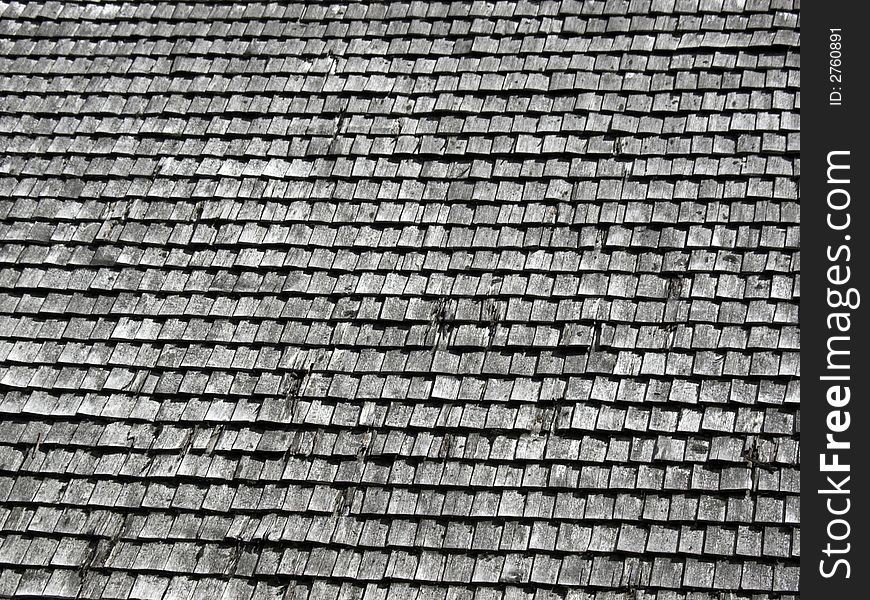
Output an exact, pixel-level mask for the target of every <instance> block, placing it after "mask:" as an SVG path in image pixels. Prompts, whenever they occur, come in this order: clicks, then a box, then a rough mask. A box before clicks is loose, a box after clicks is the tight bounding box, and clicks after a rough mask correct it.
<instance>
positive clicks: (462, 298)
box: [0, 253, 798, 333]
mask: <svg viewBox="0 0 870 600" xmlns="http://www.w3.org/2000/svg"><path fill="white" fill-rule="evenodd" d="M517 254H518V255H519V256H517V255H514V256H509V257H503V258H502V260H496V259H495V258H492V259H491V260H490V261H484V260H480V261H475V262H476V264H475V263H471V260H468V261H467V263H471V264H469V265H468V268H467V269H463V270H461V271H459V269H461V268H462V266H463V264H462V263H463V261H461V258H463V257H460V259H458V260H457V259H454V260H453V261H450V262H448V261H449V258H448V257H447V256H445V255H443V254H442V255H441V256H440V257H435V258H442V257H443V258H444V261H443V262H440V261H439V262H434V261H433V262H432V263H429V264H428V265H426V267H425V268H426V272H424V273H421V274H420V275H418V276H416V277H414V276H407V275H402V274H399V275H393V276H391V277H389V278H388V277H387V276H386V275H385V274H383V273H382V272H377V271H374V272H372V271H368V272H365V271H363V272H362V273H360V272H357V273H359V274H358V275H356V276H354V275H351V274H348V273H346V272H344V270H343V269H341V268H340V267H333V268H332V269H330V270H332V271H333V273H331V274H330V273H328V272H325V271H321V272H320V275H319V276H318V275H317V274H311V273H306V272H302V271H299V270H298V267H296V266H295V265H293V269H294V270H289V269H288V266H284V267H283V269H282V265H281V263H280V262H278V263H274V262H272V261H269V260H265V261H263V262H262V263H261V264H259V265H257V268H254V269H252V268H251V267H250V266H249V265H236V268H237V269H244V270H243V271H241V272H238V271H237V272H233V271H230V270H229V269H228V268H227V267H222V268H220V267H214V266H212V267H208V266H201V265H198V264H196V263H197V262H199V261H195V260H194V261H191V260H190V258H191V257H190V256H185V255H184V254H182V256H180V257H173V256H169V260H168V261H167V264H165V265H164V270H162V271H161V270H159V269H154V268H145V267H140V268H134V267H127V266H123V267H122V266H120V265H119V266H118V267H116V268H111V267H105V266H97V267H95V266H92V265H93V262H92V263H90V264H89V265H88V266H87V267H84V266H80V263H76V262H75V261H71V262H70V265H71V266H73V265H77V264H78V265H79V267H80V268H79V269H75V270H73V269H63V268H60V267H42V265H40V267H35V266H29V265H25V266H22V267H20V268H18V269H13V268H10V267H3V268H0V282H2V284H3V286H4V287H5V288H6V289H7V293H6V294H3V297H6V298H8V299H9V301H10V302H15V303H18V298H15V297H10V293H13V292H12V290H15V289H17V290H19V292H18V294H16V295H18V296H19V298H21V308H22V312H24V313H25V314H26V313H38V312H44V313H57V312H60V309H61V308H62V307H63V306H64V305H67V306H68V305H69V304H70V303H73V305H75V304H83V303H84V304H86V303H91V304H97V303H98V304H99V305H100V306H101V307H105V308H101V311H106V312H114V313H116V314H125V313H128V312H130V311H131V310H132V309H133V308H134V307H135V306H136V305H137V302H136V301H135V300H134V299H133V298H131V297H130V294H129V293H126V292H146V293H151V294H161V295H166V294H169V295H177V296H178V297H173V299H172V302H173V304H172V305H171V306H173V307H175V306H177V303H178V302H184V303H187V301H193V302H194V303H195V304H193V306H192V307H191V308H190V310H200V311H202V310H205V312H204V313H202V312H201V313H200V314H204V315H208V314H209V307H210V306H211V305H212V304H213V303H214V299H213V298H209V297H206V296H205V295H211V296H213V295H214V294H215V293H237V294H244V295H247V294H251V293H257V292H258V291H259V292H260V293H261V294H263V295H262V296H254V297H249V298H244V297H240V296H237V297H235V298H234V299H227V300H224V301H223V304H225V303H226V302H233V301H234V302H233V303H234V304H238V302H239V300H241V301H242V302H241V305H240V306H239V310H240V312H239V313H238V315H236V316H239V317H249V316H254V315H256V316H258V317H261V318H262V317H268V314H263V313H259V314H258V313H248V312H247V311H249V310H256V309H257V306H258V305H261V302H263V304H262V305H261V306H262V307H263V310H265V309H266V307H269V308H270V309H274V310H278V311H280V312H282V313H284V312H285V308H286V313H287V314H295V315H297V317H298V318H300V319H305V318H308V319H319V320H328V319H330V317H331V315H333V314H334V315H335V316H336V317H338V318H346V319H350V318H354V317H357V316H358V317H359V318H360V319H362V320H371V319H376V318H377V317H378V316H379V315H380V316H381V317H382V318H384V319H387V320H389V321H397V320H401V318H402V317H403V316H404V315H406V314H409V311H411V312H410V314H411V315H413V314H415V313H416V314H418V315H419V316H418V317H413V316H412V317H411V318H412V320H414V321H419V320H426V321H429V320H432V318H433V317H434V316H435V312H438V313H439V314H441V313H444V314H443V318H439V319H440V321H448V320H453V317H452V316H451V315H452V313H453V311H454V310H456V309H457V308H458V310H460V311H461V312H462V313H463V314H472V313H477V314H480V311H481V309H483V310H485V311H488V312H489V314H488V315H487V319H486V321H488V322H493V321H498V322H501V321H502V317H501V316H499V315H498V314H497V313H495V312H494V310H498V311H499V312H503V309H504V308H506V307H505V306H502V305H505V304H508V306H507V308H512V307H522V306H524V304H523V302H527V303H531V302H532V301H535V300H537V301H540V302H541V303H542V304H540V305H539V310H545V311H548V312H552V313H555V314H559V313H560V312H561V313H562V315H563V316H561V317H556V318H557V320H558V321H566V320H570V321H573V320H577V319H578V318H586V317H579V315H580V314H585V313H587V312H588V310H582V309H583V308H584V304H585V303H586V302H588V301H589V300H588V299H587V300H576V301H575V300H570V299H568V300H565V304H564V305H560V303H561V301H560V300H559V298H574V297H577V295H578V294H581V295H585V296H590V295H595V296H598V298H595V300H598V301H601V302H607V301H608V300H607V299H609V298H615V299H620V298H621V299H625V300H628V299H632V300H634V303H633V308H634V310H636V311H639V312H641V313H643V314H641V315H639V319H640V320H641V321H645V320H646V317H645V316H644V314H648V313H660V314H664V313H666V312H668V311H675V310H676V311H677V312H678V313H679V314H681V315H684V318H683V319H678V321H683V320H687V321H705V320H710V319H711V318H712V320H713V321H716V319H717V316H718V318H719V320H720V321H722V322H728V318H729V315H732V314H734V313H735V311H736V312H737V313H743V314H745V313H747V311H752V312H754V313H755V312H758V311H759V310H760V311H761V312H769V313H771V315H773V314H775V311H776V308H777V303H776V302H775V301H776V300H791V299H793V298H794V297H796V296H797V295H798V293H797V291H798V290H797V288H796V287H795V284H796V281H794V276H793V275H776V274H773V275H771V273H770V271H774V273H776V272H779V273H783V272H785V273H790V271H788V267H789V266H790V265H791V264H792V261H790V260H789V258H790V257H788V256H787V255H786V256H784V257H778V258H779V264H777V263H773V265H771V263H770V262H768V265H767V267H768V269H769V271H768V272H767V273H764V274H757V273H758V271H756V272H755V273H752V274H745V275H737V274H734V273H729V272H725V273H717V274H711V273H704V272H701V273H698V272H696V273H694V274H689V273H685V272H684V271H683V270H684V269H685V268H686V265H685V264H683V266H682V269H681V268H680V266H679V263H677V265H678V266H677V267H676V268H674V266H673V261H671V264H668V262H665V265H664V266H665V272H669V273H670V276H662V275H657V274H655V273H654V272H653V273H649V272H647V273H643V272H642V271H641V274H640V275H635V274H631V273H630V272H615V273H614V272H610V276H609V277H608V275H607V274H606V273H602V272H596V271H592V270H591V269H590V270H587V272H585V273H583V274H580V275H569V274H556V275H545V274H543V273H541V272H538V273H535V272H531V270H525V271H519V267H521V265H522V259H523V258H524V257H523V256H522V254H520V253H517ZM103 256H106V255H103ZM629 256H630V255H629ZM118 258H122V256H120V255H119V256H118ZM179 258H180V259H182V260H183V259H185V258H186V259H187V261H184V262H183V263H182V264H179V263H177V262H175V261H174V260H173V259H179ZM193 258H194V259H195V258H197V257H196V256H195V255H194V256H193ZM201 258H208V257H201ZM221 258H223V257H221V255H220V254H218V255H217V257H216V261H215V262H217V260H220V259H221ZM326 258H332V257H331V256H329V255H327V257H326ZM398 258H399V257H398V256H396V255H393V256H391V257H386V260H383V257H377V258H376V260H378V261H380V262H381V263H382V264H386V263H389V262H393V263H394V264H396V266H397V267H400V266H402V264H403V263H405V264H406V262H407V261H401V262H400V261H399V260H398ZM468 258H470V257H468ZM680 258H682V257H680ZM694 258H697V257H694ZM322 259H323V257H317V256H314V257H313V259H312V260H311V262H312V263H315V262H319V263H321V264H320V267H321V268H325V267H323V265H322V262H321V261H322ZM511 259H514V260H511ZM532 260H534V258H533V259H532ZM739 260H740V259H739V257H735V259H734V261H735V262H738V263H739ZM795 260H796V259H795ZM768 261H770V259H769V258H768ZM94 262H97V261H94ZM628 262H629V264H631V262H630V260H629V261H628ZM709 262H710V263H712V262H713V261H712V260H710V261H709ZM433 263H434V264H433ZM517 263H520V264H519V265H518V264H517ZM103 264H105V263H103ZM297 264H298V263H297ZM424 264H425V263H424ZM487 266H489V268H487ZM771 266H773V268H771ZM186 267H188V268H186ZM189 267H193V268H196V267H199V268H200V269H201V270H196V271H190V270H189ZM692 267H694V268H692ZM710 267H712V265H710ZM776 267H779V268H776ZM216 268H217V269H218V270H215V269H216ZM230 268H231V267H230ZM269 268H271V269H275V270H285V273H280V272H279V273H274V272H273V273H264V272H262V269H269ZM708 268H709V267H708ZM795 268H797V264H795ZM333 269H334V270H333ZM689 269H691V271H698V270H699V269H698V265H697V263H695V264H694V265H693V264H692V263H691V262H690V263H689ZM451 270H456V271H457V273H454V277H451V276H450V275H449V271H451ZM402 272H404V269H403V270H402V271H399V273H402ZM518 272H522V273H526V274H527V275H519V274H518ZM160 274H162V277H164V278H166V279H165V280H160V279H159V277H160V276H161V275H160ZM492 274H495V277H493V276H492ZM366 275H371V276H370V277H366ZM65 284H67V286H68V287H65ZM487 288H488V290H489V291H488V293H487ZM23 290H29V291H30V293H29V294H28V295H27V296H26V297H21V296H22V294H21V291H23ZM439 290H440V293H439ZM109 291H112V292H116V293H112V294H106V295H100V294H101V293H104V292H109ZM59 292H64V293H63V294H61V293H59ZM76 292H78V294H76ZM82 292H84V293H87V294H88V295H89V296H90V297H89V298H86V297H85V296H84V294H83V293H82ZM117 292H121V294H120V296H119V295H118V294H117ZM191 292H194V295H193V297H191V296H190V295H189V294H190V293H191ZM196 292H198V294H196ZM282 292H283V293H287V292H296V293H297V294H302V295H305V296H308V298H304V297H298V296H297V297H296V298H295V299H291V300H288V299H287V298H286V297H284V298H281V297H280V296H278V295H279V294H282ZM451 292H452V294H451ZM334 293H339V294H342V295H343V296H344V299H343V300H336V299H331V298H328V296H330V295H331V294H334ZM45 294H51V297H47V296H46V295H45ZM424 295H425V296H428V298H426V299H424V298H422V297H421V296H424ZM433 295H439V296H440V298H439V299H438V300H435V299H434V298H433ZM311 296H319V297H321V299H320V300H318V301H316V302H315V304H313V305H312V299H311ZM475 296H477V297H478V298H480V296H484V297H487V298H486V299H484V300H480V299H478V300H477V301H475V300H472V298H473V297H475ZM523 296H529V297H530V298H529V299H528V300H526V301H523V300H522V298H523ZM469 297H471V298H469ZM116 298H117V300H115V299H116ZM547 299H549V300H547ZM661 299H667V301H668V302H669V303H670V304H665V303H662V302H660V301H657V300H661ZM767 299H770V300H772V302H770V303H763V301H764V300H767ZM149 300H151V299H149ZM595 300H593V302H594V301H595ZM739 300H743V301H744V302H738V301H739ZM164 301H165V299H163V298H161V299H160V300H156V299H155V300H152V302H151V303H152V304H163V302H164ZM481 301H483V302H487V303H488V304H492V303H493V302H496V303H500V304H498V305H496V306H492V307H490V306H488V305H487V306H482V304H481ZM306 302H307V304H308V306H309V308H313V309H314V310H315V311H316V312H310V313H309V311H306V310H305V308H304V304H303V303H306ZM436 302H440V303H442V304H444V303H445V302H448V303H449V306H448V305H445V306H444V307H441V308H436V307H435V303H436ZM614 302H618V300H614ZM759 302H762V303H763V304H758V303H759ZM45 303H47V304H45ZM288 303H289V307H288V306H287V304H288ZM337 303H342V304H344V305H345V306H344V307H343V308H344V309H346V312H345V313H344V314H337V313H334V312H333V310H331V309H332V308H334V307H335V306H336V305H337ZM457 304H458V306H457ZM765 304H766V306H765ZM43 305H44V307H43ZM113 305H115V306H114V308H113ZM526 306H529V307H530V306H531V304H526ZM199 307H201V308H199ZM11 308H12V306H11V305H10V306H8V307H6V308H5V310H4V311H3V312H8V311H10V310H11ZM427 308H431V309H432V310H431V311H428V312H426V309H427ZM585 308H586V309H588V308H594V307H591V306H586V307H585ZM603 308H605V309H606V308H607V306H606V305H603ZM571 309H574V310H571ZM177 310H179V311H182V313H181V314H187V313H185V312H184V311H185V307H184V306H180V307H179V308H178V309H177ZM220 310H221V304H218V305H217V308H215V311H216V312H214V313H212V315H213V316H225V315H224V314H222V313H220V312H217V311H220ZM447 310H449V311H450V314H447V313H445V312H444V311H447ZM521 310H522V309H521ZM563 310H566V311H570V312H562V311H563ZM300 311H301V312H300ZM324 311H325V312H324ZM72 312H74V313H75V312H78V311H77V310H75V309H74V308H73V310H72ZM605 312H606V311H605ZM424 313H425V314H424ZM717 313H719V314H718V315H717ZM164 314H173V313H171V312H165V313H164ZM307 314H310V315H311V316H307ZM568 315H570V316H568ZM554 316H555V315H554ZM591 318H603V319H606V317H604V316H600V317H595V316H593V317H591ZM467 320H468V319H467V318H466V317H460V318H459V321H460V322H462V321H467ZM472 320H474V321H479V320H480V318H479V317H475V318H473V319H472ZM671 321H673V319H671ZM780 322H781V321H780ZM755 323H756V322H755V321H754V317H753V319H751V320H750V324H755ZM472 333H473V332H472Z"/></svg>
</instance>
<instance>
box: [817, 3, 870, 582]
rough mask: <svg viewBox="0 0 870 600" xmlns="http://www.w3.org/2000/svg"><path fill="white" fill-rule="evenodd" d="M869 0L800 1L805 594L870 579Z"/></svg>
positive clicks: (869, 580)
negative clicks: (868, 353)
mask: <svg viewBox="0 0 870 600" xmlns="http://www.w3.org/2000/svg"><path fill="white" fill-rule="evenodd" d="M862 8H863V5H862V3H859V2H845V1H841V2H818V1H817V2H804V4H803V6H802V7H801V17H800V19H801V67H800V77H801V108H800V112H801V172H800V190H801V299H800V302H801V307H800V326H801V377H802V378H801V431H800V437H801V543H800V551H801V581H800V594H801V597H803V598H808V599H816V598H844V599H852V598H856V599H857V598H866V597H867V589H868V583H870V562H868V550H867V546H868V544H870V536H868V533H870V532H868V529H867V526H866V523H867V520H868V519H867V511H868V510H870V505H868V502H870V500H868V492H867V491H866V490H868V489H870V451H868V449H870V414H868V409H867V406H868V403H867V400H866V397H867V394H868V391H870V368H868V367H870V364H868V361H867V360H866V358H865V353H864V348H863V345H864V343H865V342H867V341H868V340H870V335H868V326H867V323H868V320H870V319H868V317H867V313H868V311H870V286H868V285H867V279H868V275H870V254H868V246H870V242H868V240H870V211H868V209H867V202H868V193H867V192H868V181H870V164H868V160H867V159H868V152H867V144H868V142H870V140H868V136H867V120H868V119H867V112H868V110H870V99H868V98H867V95H866V88H867V85H866V81H865V80H866V78H867V72H866V66H865V65H866V62H865V61H866V60H867V58H868V50H870V32H868V31H867V25H866V21H865V20H864V19H863V18H861V17H862V14H861V13H862V12H863V11H862V10H861V9H862Z"/></svg>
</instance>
